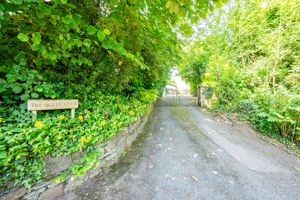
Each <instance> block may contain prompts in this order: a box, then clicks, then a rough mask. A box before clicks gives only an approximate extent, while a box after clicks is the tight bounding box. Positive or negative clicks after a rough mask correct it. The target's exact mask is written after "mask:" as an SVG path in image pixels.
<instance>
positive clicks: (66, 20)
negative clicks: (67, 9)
mask: <svg viewBox="0 0 300 200" xmlns="http://www.w3.org/2000/svg"><path fill="white" fill-rule="evenodd" d="M62 22H63V23H65V24H72V23H73V22H74V19H73V15H72V14H68V15H66V16H65V17H63V18H62Z"/></svg>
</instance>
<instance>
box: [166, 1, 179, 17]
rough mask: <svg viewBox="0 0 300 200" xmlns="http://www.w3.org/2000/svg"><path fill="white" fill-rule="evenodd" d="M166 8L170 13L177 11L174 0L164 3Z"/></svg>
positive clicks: (177, 7) (177, 6)
mask: <svg viewBox="0 0 300 200" xmlns="http://www.w3.org/2000/svg"><path fill="white" fill-rule="evenodd" d="M166 8H167V9H169V12H170V13H176V14H177V13H178V12H179V5H178V3H177V2H176V1H168V2H167V4H166Z"/></svg>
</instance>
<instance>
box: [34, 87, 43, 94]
mask: <svg viewBox="0 0 300 200" xmlns="http://www.w3.org/2000/svg"><path fill="white" fill-rule="evenodd" d="M34 90H35V91H37V92H43V90H44V89H43V87H42V86H40V85H37V86H35V87H34Z"/></svg>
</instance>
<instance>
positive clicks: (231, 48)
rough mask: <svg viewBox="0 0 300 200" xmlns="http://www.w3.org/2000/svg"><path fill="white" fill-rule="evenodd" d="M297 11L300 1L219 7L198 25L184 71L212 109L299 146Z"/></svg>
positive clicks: (246, 1)
mask: <svg viewBox="0 0 300 200" xmlns="http://www.w3.org/2000/svg"><path fill="white" fill-rule="evenodd" d="M299 9H300V2H299V1H297V0H290V1H276V0H274V1H273V0H270V1H265V0H264V1H263V0H241V1H239V0H238V1H235V4H234V5H230V6H226V7H224V9H219V10H218V11H217V12H214V13H213V14H211V15H210V17H208V19H207V20H206V21H205V23H202V24H201V25H200V26H199V28H198V32H199V34H198V36H199V37H197V38H196V39H195V40H193V41H192V42H191V46H190V47H189V49H187V53H186V55H185V61H184V62H183V63H182V65H181V69H180V71H181V74H182V76H183V77H184V78H185V79H186V80H187V81H188V82H189V83H190V84H191V89H192V91H193V92H195V91H196V89H197V87H198V86H202V88H203V91H204V97H205V98H206V99H208V100H209V102H210V104H209V105H210V106H211V107H212V108H214V109H221V110H226V111H231V112H237V113H239V114H240V115H239V116H240V117H242V118H243V119H247V120H249V121H250V122H251V123H252V124H253V125H254V126H255V127H256V128H258V130H260V131H261V132H263V133H266V134H270V135H272V136H275V137H277V138H278V137H279V138H284V139H285V140H284V141H291V142H293V143H294V144H296V145H298V146H300V123H299V120H300V62H299V58H300V57H299V56H300V45H299V42H300V34H299V33H300V13H299ZM203 27H204V28H203Z"/></svg>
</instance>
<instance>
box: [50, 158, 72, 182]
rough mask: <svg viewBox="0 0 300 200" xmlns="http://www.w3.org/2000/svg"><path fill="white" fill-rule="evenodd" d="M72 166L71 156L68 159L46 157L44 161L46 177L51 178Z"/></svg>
mask: <svg viewBox="0 0 300 200" xmlns="http://www.w3.org/2000/svg"><path fill="white" fill-rule="evenodd" d="M71 164H72V156H68V157H48V158H47V159H46V170H45V171H46V177H47V178H52V177H54V176H55V175H57V174H60V173H61V172H62V171H64V170H66V169H68V168H69V167H70V165H71Z"/></svg>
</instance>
